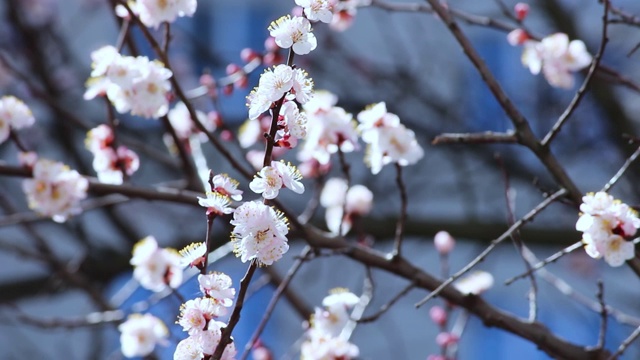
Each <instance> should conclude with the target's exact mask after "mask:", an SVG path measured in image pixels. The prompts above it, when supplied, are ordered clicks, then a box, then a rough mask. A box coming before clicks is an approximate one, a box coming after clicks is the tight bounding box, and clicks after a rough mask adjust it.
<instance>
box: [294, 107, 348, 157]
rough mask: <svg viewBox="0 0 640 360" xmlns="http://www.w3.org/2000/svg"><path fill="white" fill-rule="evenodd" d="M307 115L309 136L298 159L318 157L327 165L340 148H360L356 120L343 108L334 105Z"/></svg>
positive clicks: (346, 150)
mask: <svg viewBox="0 0 640 360" xmlns="http://www.w3.org/2000/svg"><path fill="white" fill-rule="evenodd" d="M307 116H308V120H307V137H306V138H305V142H304V144H303V146H302V148H301V149H300V151H299V152H298V160H300V161H303V162H304V161H308V160H310V159H316V160H317V161H318V162H319V163H320V164H322V165H325V164H328V163H329V160H330V158H331V154H335V153H336V152H338V150H340V151H342V152H344V153H348V152H352V151H354V150H356V149H357V148H358V133H357V131H356V124H355V121H353V116H352V115H351V114H349V113H347V112H346V111H345V110H344V109H343V108H341V107H337V106H333V107H331V108H329V109H328V110H327V111H318V112H315V113H313V114H312V113H309V112H307Z"/></svg>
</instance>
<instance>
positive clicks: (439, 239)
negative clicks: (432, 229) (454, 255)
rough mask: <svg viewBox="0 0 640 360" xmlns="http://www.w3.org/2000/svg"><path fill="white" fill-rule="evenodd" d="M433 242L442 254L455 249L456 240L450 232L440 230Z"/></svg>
mask: <svg viewBox="0 0 640 360" xmlns="http://www.w3.org/2000/svg"><path fill="white" fill-rule="evenodd" d="M433 244H434V245H435V247H436V250H438V252H439V253H440V254H441V255H446V254H448V253H450V252H451V250H453V247H454V246H455V245H456V241H455V240H454V239H453V237H452V236H451V235H450V234H449V233H448V232H446V231H440V232H438V233H437V234H436V236H435V238H434V239H433Z"/></svg>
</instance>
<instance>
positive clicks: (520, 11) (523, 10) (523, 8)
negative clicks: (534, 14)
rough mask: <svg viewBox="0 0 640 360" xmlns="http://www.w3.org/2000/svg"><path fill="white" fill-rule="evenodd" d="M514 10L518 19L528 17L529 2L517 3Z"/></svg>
mask: <svg viewBox="0 0 640 360" xmlns="http://www.w3.org/2000/svg"><path fill="white" fill-rule="evenodd" d="M513 10H514V11H515V13H516V19H518V20H520V21H522V20H524V18H526V17H527V15H528V14H529V4H525V3H517V4H516V5H515V6H514V8H513Z"/></svg>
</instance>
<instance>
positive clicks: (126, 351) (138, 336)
mask: <svg viewBox="0 0 640 360" xmlns="http://www.w3.org/2000/svg"><path fill="white" fill-rule="evenodd" d="M118 330H119V331H120V349H121V351H122V355H124V356H126V357H128V358H132V357H143V356H147V355H149V354H151V353H152V352H153V349H154V348H155V347H156V344H161V345H162V344H165V343H166V340H167V337H168V336H169V330H168V329H167V327H166V326H165V324H164V323H163V322H162V320H160V319H158V318H157V317H155V316H153V315H151V314H144V315H141V314H132V315H129V317H128V318H127V320H126V321H125V322H123V323H122V324H120V325H119V326H118Z"/></svg>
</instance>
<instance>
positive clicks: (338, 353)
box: [300, 334, 360, 360]
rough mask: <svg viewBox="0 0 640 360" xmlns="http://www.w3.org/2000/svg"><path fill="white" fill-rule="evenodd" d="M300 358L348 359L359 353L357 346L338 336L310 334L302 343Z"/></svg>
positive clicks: (307, 359) (319, 359)
mask: <svg viewBox="0 0 640 360" xmlns="http://www.w3.org/2000/svg"><path fill="white" fill-rule="evenodd" d="M300 352H301V353H300V358H301V359H303V360H337V359H340V360H350V359H355V358H357V357H358V356H359V355H360V350H359V349H358V347H357V346H356V345H354V344H352V343H350V342H349V341H347V340H344V339H342V338H339V337H330V336H327V335H324V334H320V335H315V336H314V335H312V336H310V337H309V339H308V340H307V341H305V342H304V343H302V346H301V348H300Z"/></svg>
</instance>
